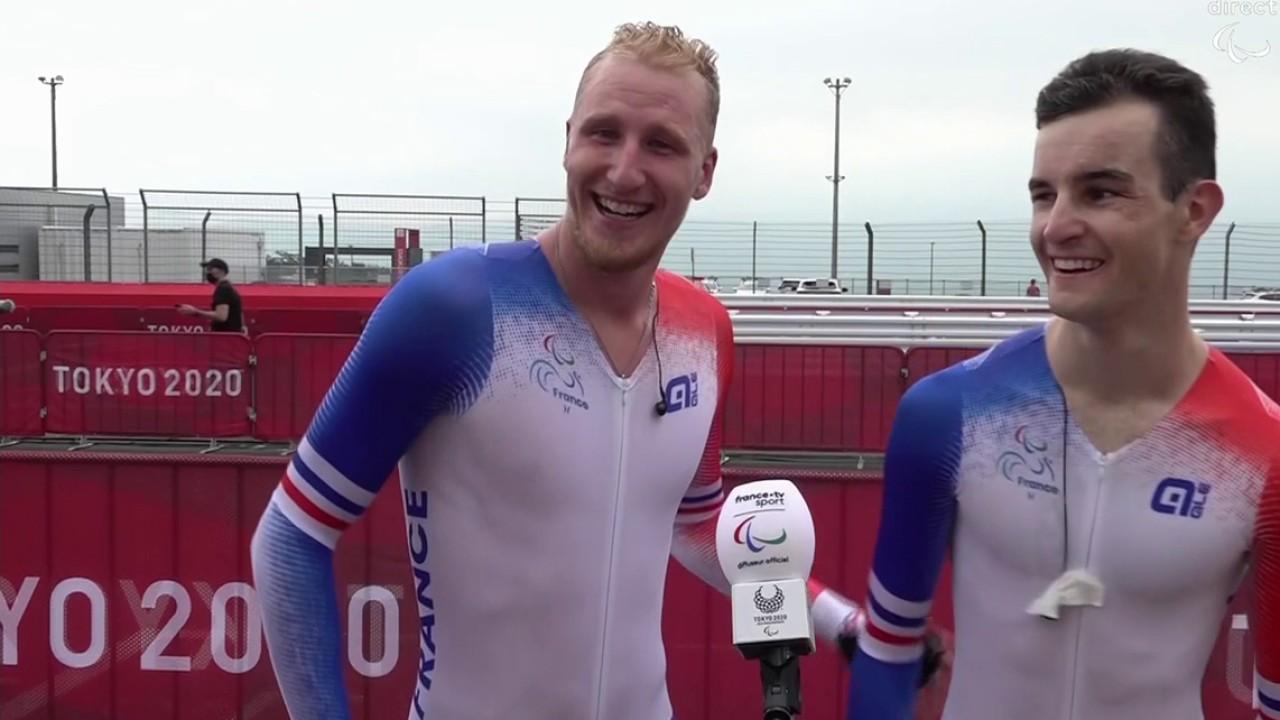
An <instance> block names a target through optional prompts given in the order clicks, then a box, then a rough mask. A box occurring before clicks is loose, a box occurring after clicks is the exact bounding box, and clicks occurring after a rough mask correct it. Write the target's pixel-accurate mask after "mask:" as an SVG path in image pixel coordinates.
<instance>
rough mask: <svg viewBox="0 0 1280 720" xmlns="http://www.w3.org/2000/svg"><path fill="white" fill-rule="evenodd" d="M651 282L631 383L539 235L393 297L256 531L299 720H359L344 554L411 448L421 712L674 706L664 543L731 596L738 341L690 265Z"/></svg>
mask: <svg viewBox="0 0 1280 720" xmlns="http://www.w3.org/2000/svg"><path fill="white" fill-rule="evenodd" d="M655 298H656V308H657V315H656V317H657V320H656V322H655V326H654V332H655V333H656V336H655V338H654V342H653V343H651V344H650V347H649V350H648V352H647V354H646V356H645V358H644V360H643V361H642V363H641V364H640V366H639V367H638V368H637V369H636V371H635V372H634V373H633V374H632V375H631V376H630V377H627V378H622V377H619V376H618V375H617V374H616V373H615V372H614V371H613V370H612V368H611V365H610V363H609V361H608V359H607V358H606V357H605V356H604V354H603V353H602V351H601V350H600V349H599V346H598V344H597V342H596V340H595V335H594V333H593V332H592V330H591V328H590V326H589V325H588V324H587V323H586V322H585V321H584V320H583V319H582V317H581V316H580V315H579V314H578V313H577V312H576V311H575V310H574V309H573V307H572V305H571V304H570V302H569V300H568V298H567V297H566V296H565V295H564V294H563V292H562V291H561V289H560V286H559V284H558V283H557V281H556V278H555V276H554V274H553V273H552V271H551V268H550V266H549V265H548V263H547V262H546V258H545V256H544V255H543V252H542V249H541V248H540V246H539V245H538V244H537V242H536V241H523V242H518V243H510V244H502V245H489V246H487V247H485V248H483V249H477V248H467V249H461V250H456V251H453V252H451V253H449V254H447V255H444V256H442V257H439V258H436V259H433V260H431V261H430V262H429V263H425V264H424V265H422V266H419V267H417V268H415V269H414V270H413V271H411V272H410V273H409V274H408V275H406V276H405V277H404V278H403V279H401V280H400V281H399V282H398V283H397V284H396V285H395V287H394V288H393V289H392V290H391V291H390V292H389V293H388V295H387V297H386V298H385V299H384V300H383V302H382V303H381V304H380V305H379V307H378V309H377V310H376V311H375V313H374V315H373V317H372V318H371V319H370V321H369V324H368V327H367V328H366V330H365V331H364V333H363V335H362V337H361V339H360V341H359V343H358V345H357V347H356V349H355V350H354V351H353V352H352V354H351V356H350V358H349V359H348V361H347V363H346V365H345V366H344V368H343V369H342V371H341V373H340V374H339V377H338V378H337V380H336V381H335V383H334V385H333V387H332V389H331V390H330V392H329V394H328V396H327V397H326V398H325V400H324V402H323V404H322V405H321V407H320V409H319V410H318V412H317V414H316V416H315V418H314V420H313V422H312V425H311V427H310V428H309V429H308V431H307V434H306V436H305V439H304V440H303V442H302V443H301V444H300V446H299V450H298V453H297V456H296V457H295V458H294V460H293V461H292V463H291V464H290V466H289V469H288V472H287V474H286V477H285V478H283V479H282V482H281V484H280V486H279V487H278V488H277V490H276V492H275V494H274V495H273V497H272V500H271V503H270V505H269V507H268V508H267V511H266V513H265V514H264V516H263V518H262V521H261V523H260V526H259V529H258V531H257V533H256V534H255V537H254V542H253V564H254V576H255V581H256V583H257V586H258V590H259V592H260V594H261V597H262V602H263V607H264V626H265V629H266V632H267V638H268V645H269V648H270V651H271V656H272V662H273V666H274V668H275V671H276V675H277V678H278V679H279V682H280V685H281V689H282V691H283V693H284V697H285V701H286V704H287V706H288V709H289V712H290V715H291V716H292V717H293V718H295V719H297V720H300V719H302V718H307V719H310V718H326V719H331V718H345V717H349V714H348V709H347V700H346V693H345V690H344V688H343V685H342V674H341V670H340V662H339V658H340V657H341V655H340V638H339V632H338V629H339V622H338V613H337V609H336V601H335V597H334V593H333V557H332V551H333V548H334V547H335V546H336V544H337V542H338V540H339V537H340V536H341V534H342V532H343V531H344V530H345V529H346V528H348V527H349V526H350V525H351V524H352V523H354V522H355V521H356V520H357V519H358V518H359V517H360V515H361V513H362V512H363V511H364V509H365V508H366V507H367V506H368V505H369V503H370V502H371V501H372V500H373V498H374V496H375V495H376V493H377V492H378V490H379V488H380V487H381V486H382V484H383V483H384V481H385V480H386V479H387V477H388V476H389V475H390V474H391V472H392V470H393V469H394V468H395V467H396V466H397V463H398V464H399V470H400V479H401V486H402V487H401V492H402V495H403V504H404V509H405V516H406V530H407V545H408V548H407V549H408V554H409V556H410V560H411V565H412V568H411V571H412V574H413V584H414V591H415V595H416V599H417V606H418V611H419V619H420V625H421V633H420V652H421V655H420V660H419V672H418V682H417V688H416V690H415V691H414V693H413V696H412V697H411V698H405V701H406V707H407V708H408V716H409V717H410V718H428V719H435V718H448V719H449V720H469V719H472V718H474V719H476V720H479V719H480V718H486V719H487V718H508V717H510V718H516V717H519V718H574V719H575V720H577V719H583V720H667V719H668V718H671V717H672V708H671V704H670V701H669V699H668V694H667V687H666V659H665V652H664V646H663V642H662V638H661V630H660V629H661V614H662V598H663V592H664V586H665V579H666V574H667V562H668V557H669V556H671V555H673V554H674V555H675V557H676V558H677V559H678V560H679V561H681V562H682V563H683V564H684V565H685V566H686V567H688V568H689V569H690V570H691V571H693V572H694V573H695V574H697V575H698V576H699V577H701V578H702V579H703V580H705V581H706V582H708V583H710V584H712V585H713V586H715V587H717V588H718V589H720V590H721V591H722V592H727V590H728V587H727V584H726V582H725V579H724V577H723V574H722V573H721V571H720V569H719V566H718V564H717V561H716V558H715V545H714V536H713V533H714V528H715V519H716V516H717V513H718V511H719V508H720V505H721V502H722V498H723V490H722V488H721V478H720V462H721V441H720V428H721V426H722V424H721V416H722V414H723V412H724V396H725V391H726V389H727V387H728V374H729V372H730V368H731V363H732V359H733V338H732V326H731V324H730V321H729V317H728V314H727V312H726V311H725V309H724V307H723V306H722V305H721V304H720V303H719V302H718V301H717V300H716V299H715V298H714V297H712V296H710V295H708V294H707V293H706V292H704V291H702V290H700V289H698V288H696V287H694V286H693V285H692V284H691V283H689V282H687V281H686V280H684V279H682V278H680V277H678V276H674V275H671V274H668V273H665V272H660V273H659V274H658V276H657V279H656V295H655ZM660 378H661V380H660ZM660 398H665V402H666V406H667V409H666V413H665V414H662V415H660V414H659V413H658V412H657V411H656V409H655V403H657V402H658V400H659V399H660ZM673 522H674V532H673ZM820 604H825V606H827V615H831V614H832V613H836V612H837V611H838V610H839V609H838V608H837V609H835V610H833V609H831V608H830V607H829V606H830V605H831V604H832V601H831V599H830V598H822V599H821V603H820ZM845 610H847V608H845ZM820 619H821V618H820ZM822 627H823V629H826V628H831V627H834V625H833V624H832V623H827V624H825V625H823V626H822ZM828 639H833V638H831V637H830V633H829V634H828ZM727 641H728V639H727V638H726V642H727Z"/></svg>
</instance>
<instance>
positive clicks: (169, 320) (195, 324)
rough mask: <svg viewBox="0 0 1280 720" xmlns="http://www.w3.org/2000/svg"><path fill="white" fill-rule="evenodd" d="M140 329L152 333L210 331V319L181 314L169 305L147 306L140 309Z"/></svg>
mask: <svg viewBox="0 0 1280 720" xmlns="http://www.w3.org/2000/svg"><path fill="white" fill-rule="evenodd" d="M140 315H141V323H142V327H140V328H139V329H140V330H143V331H145V332H154V333H187V334H190V333H205V332H210V330H209V324H210V321H208V320H205V319H204V318H202V317H198V316H195V315H181V314H179V313H178V310H177V309H176V308H174V307H172V306H170V307H148V308H142V310H141V311H140Z"/></svg>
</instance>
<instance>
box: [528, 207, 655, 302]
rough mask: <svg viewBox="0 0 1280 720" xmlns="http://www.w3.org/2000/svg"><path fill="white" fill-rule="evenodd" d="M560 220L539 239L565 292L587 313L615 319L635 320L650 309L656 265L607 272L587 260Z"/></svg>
mask: <svg viewBox="0 0 1280 720" xmlns="http://www.w3.org/2000/svg"><path fill="white" fill-rule="evenodd" d="M571 232H573V227H572V225H570V224H569V223H568V222H567V221H565V220H561V221H560V222H558V223H556V224H555V225H554V226H552V227H551V228H549V229H548V230H547V231H546V232H544V233H543V234H542V235H540V236H539V238H538V242H539V244H541V245H542V248H543V252H544V253H545V254H546V255H547V259H548V261H549V262H550V264H551V270H552V272H554V273H555V276H556V279H557V280H558V281H559V282H560V286H561V287H562V288H564V291H565V294H566V295H568V296H569V300H571V301H572V302H573V304H574V306H576V307H577V308H578V310H579V311H580V312H582V313H583V314H584V315H586V316H588V317H592V318H603V319H606V320H608V321H613V322H624V323H625V322H629V321H634V320H635V319H636V317H637V315H640V316H644V315H645V314H647V312H648V308H649V299H650V293H651V292H652V291H653V282H654V274H655V272H656V271H657V267H656V265H654V266H652V267H650V266H645V267H642V268H638V269H636V270H634V271H632V272H627V273H607V272H602V271H600V270H597V269H595V268H593V267H591V266H590V264H588V262H587V259H586V257H584V256H583V254H582V250H581V249H580V248H579V247H578V244H577V243H575V242H574V241H573V238H572V236H571V235H570V233H571Z"/></svg>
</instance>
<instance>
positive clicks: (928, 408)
mask: <svg viewBox="0 0 1280 720" xmlns="http://www.w3.org/2000/svg"><path fill="white" fill-rule="evenodd" d="M961 372H962V370H961V368H958V367H953V368H951V369H948V370H944V371H942V372H941V373H938V374H935V375H931V376H929V377H926V378H924V379H922V380H920V381H919V382H917V383H916V384H915V385H914V386H912V388H911V389H910V390H909V391H908V392H907V393H906V394H905V395H904V396H903V398H902V402H901V403H900V404H899V406H898V411H897V414H896V416H895V418H894V423H893V430H892V432H891V433H890V437H889V446H888V449H887V450H886V453H885V466H884V500H883V506H882V508H881V515H880V528H879V533H878V536H877V538H876V549H875V557H874V560H873V562H872V569H871V578H870V583H869V585H870V591H869V593H868V600H867V607H866V611H867V619H866V626H865V628H864V630H863V632H862V634H861V635H860V636H859V639H858V651H857V654H856V655H855V656H854V659H853V662H852V673H851V678H850V684H849V705H848V719H849V720H910V719H911V718H912V717H913V708H914V705H915V699H916V690H917V685H918V681H919V677H920V671H921V657H922V654H923V640H922V637H923V635H924V632H925V627H926V623H927V621H928V615H929V609H930V607H931V605H932V603H933V593H934V588H935V587H936V585H937V582H938V575H939V574H940V573H941V570H942V564H943V562H944V560H945V559H946V551H947V547H948V545H949V542H950V538H951V531H952V525H953V522H954V519H955V507H956V499H955V478H956V470H957V467H958V465H959V461H960V454H961V448H962V443H963V438H962V426H961V423H962V415H961V413H962V405H961V395H960V392H959V389H958V387H957V386H958V385H959V383H960V381H961V380H962V377H961V375H960V373H961Z"/></svg>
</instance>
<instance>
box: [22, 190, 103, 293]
mask: <svg viewBox="0 0 1280 720" xmlns="http://www.w3.org/2000/svg"><path fill="white" fill-rule="evenodd" d="M113 200H114V205H115V206H116V207H115V208H113V207H112V205H113ZM122 205H123V199H121V198H112V197H111V196H110V195H108V194H107V191H106V189H105V188H60V189H58V190H54V189H51V188H43V187H0V278H4V277H6V276H15V275H19V274H20V272H21V270H22V268H23V267H25V266H27V265H37V264H41V263H43V265H44V266H45V267H46V268H47V271H46V275H47V276H48V277H49V279H55V280H84V281H88V280H93V279H95V278H96V279H98V280H107V281H111V280H113V279H114V277H113V265H114V263H113V262H112V258H113V255H112V249H113V248H112V228H113V227H115V226H116V224H117V222H118V221H122V220H123V217H121V213H120V210H121V209H122V208H121V206H122Z"/></svg>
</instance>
